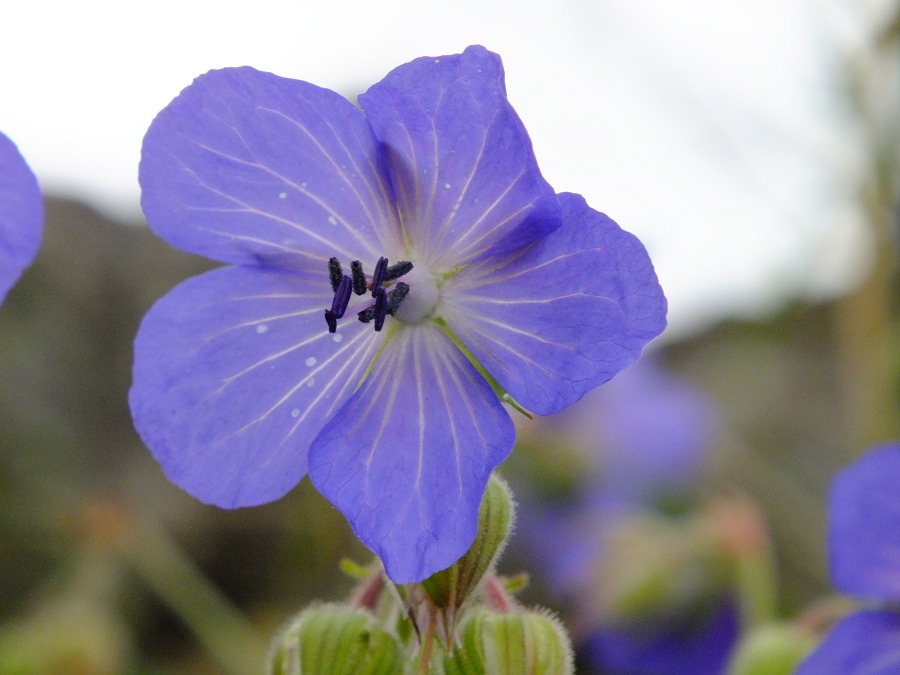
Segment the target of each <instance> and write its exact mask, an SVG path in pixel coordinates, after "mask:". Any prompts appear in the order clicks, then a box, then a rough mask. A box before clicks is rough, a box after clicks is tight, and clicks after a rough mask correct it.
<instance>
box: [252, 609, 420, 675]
mask: <svg viewBox="0 0 900 675" xmlns="http://www.w3.org/2000/svg"><path fill="white" fill-rule="evenodd" d="M404 668H405V663H404V658H403V654H402V652H401V650H400V646H399V644H398V643H397V641H396V640H395V639H394V637H393V636H392V635H391V634H389V633H387V632H386V631H384V630H382V629H381V628H379V627H378V626H376V625H375V622H374V618H373V617H372V615H371V614H369V613H368V612H366V611H364V610H362V609H354V608H351V607H345V606H343V605H317V606H313V607H310V608H308V609H305V610H303V611H302V612H301V613H300V614H299V615H298V616H297V617H296V618H295V619H294V620H293V621H292V622H291V623H290V624H288V626H287V628H285V629H284V630H283V631H282V633H281V634H280V635H279V636H278V637H277V638H276V639H275V642H274V644H273V648H272V654H271V657H270V659H269V669H268V671H267V672H268V673H269V674H270V675H343V674H344V673H352V674H353V675H396V674H397V673H403V672H404Z"/></svg>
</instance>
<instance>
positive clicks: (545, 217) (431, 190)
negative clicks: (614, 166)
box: [359, 47, 560, 269]
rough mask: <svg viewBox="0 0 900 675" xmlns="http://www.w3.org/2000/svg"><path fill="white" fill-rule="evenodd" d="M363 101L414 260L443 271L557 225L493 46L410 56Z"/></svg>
mask: <svg viewBox="0 0 900 675" xmlns="http://www.w3.org/2000/svg"><path fill="white" fill-rule="evenodd" d="M359 103H360V105H361V106H362V107H363V110H365V112H366V116H367V117H368V118H369V121H370V122H371V123H372V127H373V128H374V129H375V133H376V134H377V135H378V138H379V139H380V140H381V141H382V142H383V143H385V144H386V146H387V151H388V155H389V161H390V164H391V171H392V177H393V184H394V188H395V190H396V193H397V199H398V202H399V208H400V213H401V220H402V222H403V223H404V226H405V227H404V234H405V236H406V238H407V240H408V241H409V243H410V245H411V247H412V249H413V250H414V251H416V252H417V254H418V261H420V262H424V263H426V264H428V265H429V266H430V267H431V268H432V269H438V268H441V267H444V268H446V269H449V268H452V267H456V266H457V265H460V264H463V263H466V262H471V261H474V260H478V259H480V258H484V257H486V256H489V255H494V254H499V253H502V252H504V251H510V250H513V249H515V248H517V247H519V246H521V245H523V244H526V243H528V242H530V241H533V240H534V239H536V238H538V237H541V236H544V235H545V234H547V233H549V232H551V231H553V230H554V229H556V228H557V227H559V224H560V221H559V205H558V203H557V200H556V195H555V194H554V192H553V189H552V188H551V187H550V186H549V185H548V184H547V182H546V181H545V180H544V179H543V177H542V176H541V174H540V171H539V170H538V166H537V163H536V161H535V158H534V153H533V151H532V148H531V140H530V139H529V138H528V134H527V132H526V131H525V127H524V126H523V125H522V122H521V121H520V120H519V118H518V116H517V115H516V113H515V111H514V110H513V109H512V106H510V105H509V102H508V101H507V100H506V87H505V85H504V82H503V66H502V64H501V63H500V57H499V56H497V55H496V54H492V53H491V52H489V51H487V50H486V49H484V48H483V47H469V48H468V49H467V50H466V51H465V52H463V53H462V54H458V55H454V56H442V57H440V58H433V57H423V58H419V59H416V60H415V61H412V62H410V63H407V64H405V65H402V66H400V67H399V68H395V69H394V70H393V71H391V72H390V73H389V74H388V75H387V77H385V78H384V79H383V80H382V81H381V82H379V83H378V84H376V85H374V86H373V87H371V88H370V89H369V90H368V91H367V92H366V93H365V94H362V95H361V96H360V97H359ZM414 262H415V260H414Z"/></svg>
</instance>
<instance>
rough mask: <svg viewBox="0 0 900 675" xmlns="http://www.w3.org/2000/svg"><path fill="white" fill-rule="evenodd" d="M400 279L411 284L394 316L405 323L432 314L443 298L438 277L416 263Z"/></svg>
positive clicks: (416, 321) (425, 317) (413, 321)
mask: <svg viewBox="0 0 900 675" xmlns="http://www.w3.org/2000/svg"><path fill="white" fill-rule="evenodd" d="M400 281H403V282H405V283H407V284H409V294H408V295H407V296H406V298H404V300H403V303H402V304H401V305H400V307H398V308H397V311H396V313H395V314H394V318H396V319H399V320H400V321H403V322H405V323H418V322H419V321H422V320H423V319H427V318H428V317H430V316H432V315H433V314H434V310H435V309H436V308H437V306H438V302H440V299H441V291H440V289H439V288H438V279H437V277H436V276H434V275H433V274H432V273H431V272H429V271H428V270H426V269H425V268H424V267H422V266H421V265H418V264H415V266H414V267H413V269H412V271H411V272H410V273H409V274H406V275H404V277H403V278H402V279H401V280H400Z"/></svg>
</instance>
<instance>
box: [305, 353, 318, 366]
mask: <svg viewBox="0 0 900 675" xmlns="http://www.w3.org/2000/svg"><path fill="white" fill-rule="evenodd" d="M306 365H308V366H309V367H310V368H312V367H313V366H314V365H316V357H315V356H310V357H309V358H308V359H306Z"/></svg>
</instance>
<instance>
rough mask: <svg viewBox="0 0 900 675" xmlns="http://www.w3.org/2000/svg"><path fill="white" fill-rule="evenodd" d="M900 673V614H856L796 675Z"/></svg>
mask: <svg viewBox="0 0 900 675" xmlns="http://www.w3.org/2000/svg"><path fill="white" fill-rule="evenodd" d="M896 673H900V614H897V613H896V612H856V613H855V614H851V615H850V616H848V617H846V618H845V619H843V620H841V621H840V623H838V624H837V625H836V626H835V627H834V628H832V629H831V632H829V633H828V635H827V636H826V637H825V639H824V640H823V641H822V643H821V644H820V645H819V646H818V647H817V648H816V649H815V650H814V651H813V652H812V654H810V655H809V656H808V657H807V658H806V660H805V661H803V662H802V663H801V664H800V665H799V667H798V668H797V670H796V673H795V675H896Z"/></svg>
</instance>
